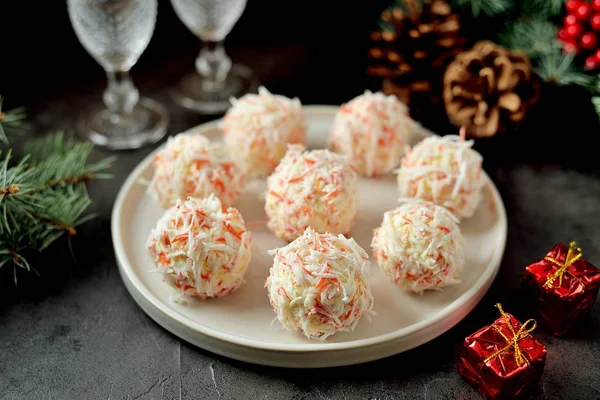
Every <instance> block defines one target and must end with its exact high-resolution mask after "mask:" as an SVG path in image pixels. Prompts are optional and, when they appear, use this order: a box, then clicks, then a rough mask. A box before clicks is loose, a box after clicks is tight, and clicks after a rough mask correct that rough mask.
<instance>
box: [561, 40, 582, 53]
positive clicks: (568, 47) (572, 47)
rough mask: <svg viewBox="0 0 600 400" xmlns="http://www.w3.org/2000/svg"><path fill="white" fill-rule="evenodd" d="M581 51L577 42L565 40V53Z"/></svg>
mask: <svg viewBox="0 0 600 400" xmlns="http://www.w3.org/2000/svg"><path fill="white" fill-rule="evenodd" d="M578 52H579V48H578V47H577V44H576V43H575V42H564V43H563V53H565V54H577V53H578Z"/></svg>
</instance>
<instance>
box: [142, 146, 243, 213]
mask: <svg viewBox="0 0 600 400" xmlns="http://www.w3.org/2000/svg"><path fill="white" fill-rule="evenodd" d="M153 166H154V176H153V178H152V181H151V182H150V185H149V187H148V190H149V193H150V194H151V196H152V197H153V198H154V199H155V200H156V201H157V202H158V203H160V204H161V205H162V206H163V207H164V208H168V207H171V206H173V205H174V204H176V203H177V201H178V200H185V199H187V198H188V197H197V198H204V197H208V196H209V195H210V194H211V193H212V194H214V195H215V196H217V197H218V198H219V199H220V200H221V201H222V202H223V204H225V205H227V206H230V205H233V204H234V203H235V201H236V200H237V198H238V196H239V195H240V193H241V192H242V190H243V187H244V184H245V181H246V177H245V175H244V173H242V172H241V171H240V170H239V168H238V167H237V166H236V165H235V163H234V162H233V160H232V159H231V158H230V157H229V155H228V154H227V149H226V148H225V146H223V145H222V144H220V143H215V142H211V141H210V140H209V139H208V138H207V137H206V136H203V135H177V136H175V137H171V138H169V140H168V142H167V145H166V147H165V148H164V150H161V151H159V152H158V153H156V155H155V156H154V163H153Z"/></svg>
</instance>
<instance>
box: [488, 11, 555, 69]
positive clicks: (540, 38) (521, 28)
mask: <svg viewBox="0 0 600 400" xmlns="http://www.w3.org/2000/svg"><path fill="white" fill-rule="evenodd" d="M556 33H557V28H556V26H555V25H554V24H553V23H551V22H549V21H545V20H539V19H535V20H527V21H526V20H519V21H516V22H514V23H512V24H510V25H509V26H508V28H507V29H506V31H505V32H503V33H501V34H500V35H499V38H498V39H499V41H500V44H502V45H503V46H505V47H507V48H509V49H512V50H519V51H522V52H524V53H525V54H527V55H528V56H529V57H530V58H532V59H533V58H536V57H540V56H542V55H544V54H549V53H553V52H557V51H560V49H561V48H562V45H561V43H560V42H559V41H558V40H557V39H556Z"/></svg>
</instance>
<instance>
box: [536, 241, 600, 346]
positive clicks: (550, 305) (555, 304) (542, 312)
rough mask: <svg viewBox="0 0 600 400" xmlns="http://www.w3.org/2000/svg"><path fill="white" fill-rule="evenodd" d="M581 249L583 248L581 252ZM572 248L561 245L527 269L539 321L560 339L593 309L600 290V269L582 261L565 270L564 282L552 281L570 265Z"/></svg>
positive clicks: (577, 261) (579, 260)
mask: <svg viewBox="0 0 600 400" xmlns="http://www.w3.org/2000/svg"><path fill="white" fill-rule="evenodd" d="M579 250H580V249H579ZM568 253H569V247H567V246H565V245H564V244H562V243H560V244H557V245H556V246H554V248H553V249H552V250H550V252H549V253H548V254H547V255H546V257H544V258H542V259H541V260H540V261H538V262H535V263H533V264H531V265H529V266H528V267H527V268H525V277H524V283H525V285H526V287H529V288H530V289H531V293H533V295H534V301H535V307H536V310H537V317H536V318H537V320H538V321H539V322H540V323H542V324H544V325H545V326H546V327H547V328H548V329H549V330H550V331H551V332H552V333H554V334H555V335H556V336H562V335H564V334H565V333H567V331H568V330H569V329H570V328H571V326H572V325H573V324H574V323H575V322H576V321H577V320H579V319H581V318H582V317H583V316H585V314H586V313H587V312H588V311H589V310H590V308H592V306H593V305H594V302H595V301H596V296H597V295H598V288H599V287H600V270H598V269H597V268H596V267H594V266H593V265H592V264H590V263H589V262H587V261H586V260H584V259H583V258H579V259H578V260H576V261H574V262H573V263H569V264H570V265H569V266H568V267H567V268H565V269H564V273H563V274H561V275H562V281H561V279H559V277H555V278H554V279H551V282H549V283H547V282H548V280H549V278H552V277H553V274H556V273H557V271H558V270H559V269H560V268H561V267H560V265H557V264H556V263H555V262H552V261H550V260H549V259H553V260H555V261H558V262H559V264H563V265H564V264H565V262H567V260H566V259H567V254H568Z"/></svg>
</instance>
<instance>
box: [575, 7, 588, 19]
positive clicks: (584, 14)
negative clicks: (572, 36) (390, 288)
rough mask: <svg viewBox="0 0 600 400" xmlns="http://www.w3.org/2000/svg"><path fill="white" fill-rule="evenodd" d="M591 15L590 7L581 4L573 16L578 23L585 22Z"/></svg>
mask: <svg viewBox="0 0 600 400" xmlns="http://www.w3.org/2000/svg"><path fill="white" fill-rule="evenodd" d="M591 14H592V7H591V6H590V4H589V3H582V4H580V5H579V7H577V10H575V16H576V17H577V19H579V20H580V21H587V20H588V18H589V17H590V15H591Z"/></svg>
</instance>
